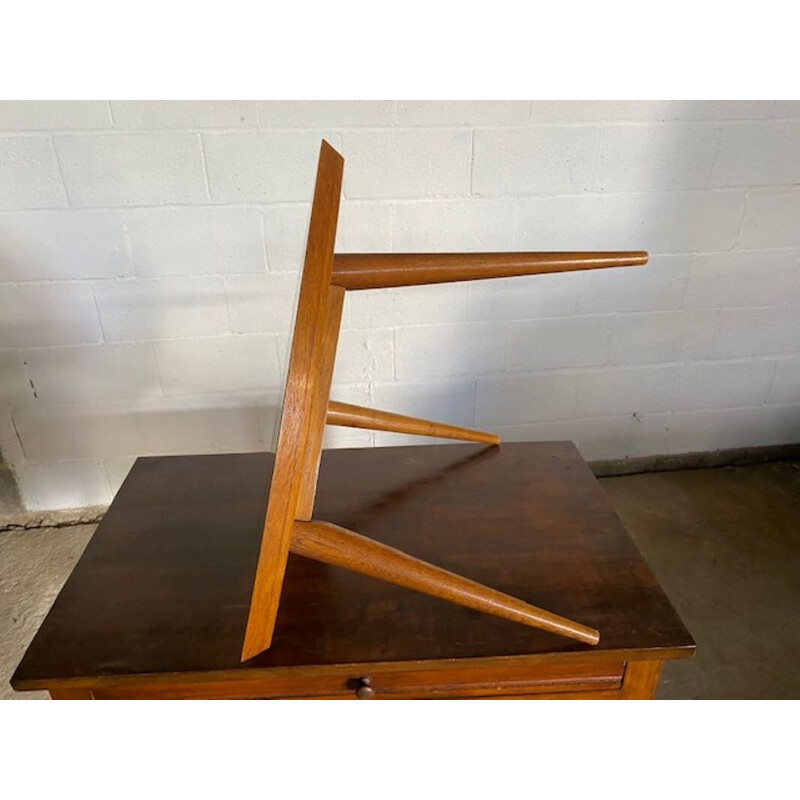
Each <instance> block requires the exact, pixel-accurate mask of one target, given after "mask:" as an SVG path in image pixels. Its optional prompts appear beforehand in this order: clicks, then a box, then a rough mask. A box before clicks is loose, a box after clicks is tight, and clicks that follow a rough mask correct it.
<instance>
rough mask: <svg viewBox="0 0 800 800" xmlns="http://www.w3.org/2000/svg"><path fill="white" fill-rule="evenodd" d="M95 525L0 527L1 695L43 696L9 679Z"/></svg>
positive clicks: (26, 697)
mask: <svg viewBox="0 0 800 800" xmlns="http://www.w3.org/2000/svg"><path fill="white" fill-rule="evenodd" d="M96 527H97V526H96V525H76V526H74V527H69V528H37V529H33V530H18V531H6V532H5V533H0V700H7V699H11V698H13V699H17V700H26V699H32V700H35V699H45V698H49V695H48V694H47V692H15V691H14V690H13V689H12V688H11V686H10V685H9V683H8V680H9V678H10V677H11V675H12V673H13V672H14V670H15V669H16V668H17V664H19V662H20V660H21V659H22V656H23V655H24V654H25V650H26V648H27V647H28V644H30V641H31V639H32V638H33V635H34V634H35V633H36V631H37V630H38V628H39V625H41V622H42V620H43V619H44V617H45V614H47V612H48V611H49V610H50V606H51V605H53V601H54V600H55V599H56V596H57V595H58V593H59V591H60V590H61V587H62V586H63V585H64V581H66V579H67V577H68V576H69V574H70V572H72V568H73V567H74V566H75V564H76V562H77V561H78V559H79V558H80V557H81V554H82V553H83V549H84V548H85V547H86V545H87V544H88V543H89V539H91V537H92V533H94V530H95V528H96Z"/></svg>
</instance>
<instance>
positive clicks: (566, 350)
mask: <svg viewBox="0 0 800 800" xmlns="http://www.w3.org/2000/svg"><path fill="white" fill-rule="evenodd" d="M612 321H613V317H611V316H597V317H595V316H586V317H564V318H553V319H539V320H531V321H528V322H515V323H512V324H510V325H509V326H508V338H507V341H506V359H505V367H506V370H508V371H509V372H521V371H526V370H538V369H560V368H562V367H594V366H601V365H603V364H605V363H607V362H608V359H609V356H610V355H611V324H612Z"/></svg>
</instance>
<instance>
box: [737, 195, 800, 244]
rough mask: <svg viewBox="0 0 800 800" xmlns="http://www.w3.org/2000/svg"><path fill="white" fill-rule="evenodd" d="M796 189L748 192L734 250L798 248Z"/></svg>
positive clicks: (799, 230) (799, 206)
mask: <svg viewBox="0 0 800 800" xmlns="http://www.w3.org/2000/svg"><path fill="white" fill-rule="evenodd" d="M798 219H800V189H776V190H774V191H768V190H765V191H758V192H750V194H749V195H748V198H747V210H746V211H745V215H744V221H743V222H742V230H741V233H740V234H739V241H738V243H737V245H738V247H741V248H743V249H754V250H755V249H759V248H770V247H800V225H798V224H797V220H798Z"/></svg>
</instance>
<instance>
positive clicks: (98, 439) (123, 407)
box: [13, 403, 144, 463]
mask: <svg viewBox="0 0 800 800" xmlns="http://www.w3.org/2000/svg"><path fill="white" fill-rule="evenodd" d="M13 418H14V425H15V426H16V429H17V433H18V434H19V438H20V441H21V442H22V447H23V449H24V451H25V457H26V459H27V460H28V461H32V462H42V463H45V462H49V461H67V460H72V459H86V458H112V457H116V456H120V455H136V454H137V453H141V452H142V450H143V448H144V440H143V438H142V430H141V426H140V424H139V415H138V413H137V411H136V408H135V406H133V405H132V404H130V403H105V404H91V405H89V404H86V403H82V404H71V405H57V406H47V405H37V406H32V407H29V408H23V409H20V410H19V411H15V412H14V414H13Z"/></svg>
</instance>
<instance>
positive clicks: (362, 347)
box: [333, 329, 394, 383]
mask: <svg viewBox="0 0 800 800" xmlns="http://www.w3.org/2000/svg"><path fill="white" fill-rule="evenodd" d="M393 350H394V346H393V341H392V331H390V330H386V329H381V330H347V331H342V332H341V335H340V336H339V349H338V351H337V353H336V367H335V369H334V372H333V380H334V382H335V383H362V382H365V381H380V380H390V379H391V378H392V377H393V376H394V352H393Z"/></svg>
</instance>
